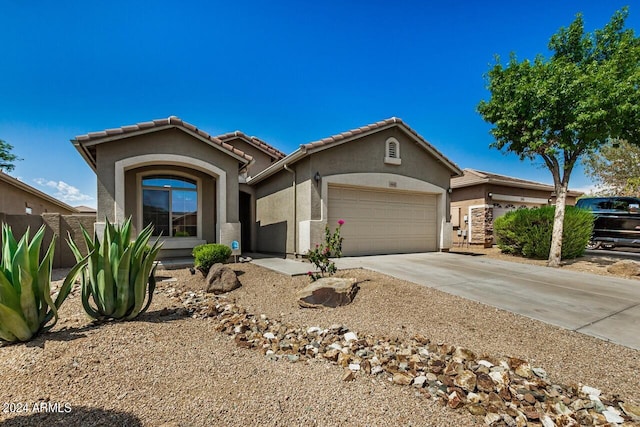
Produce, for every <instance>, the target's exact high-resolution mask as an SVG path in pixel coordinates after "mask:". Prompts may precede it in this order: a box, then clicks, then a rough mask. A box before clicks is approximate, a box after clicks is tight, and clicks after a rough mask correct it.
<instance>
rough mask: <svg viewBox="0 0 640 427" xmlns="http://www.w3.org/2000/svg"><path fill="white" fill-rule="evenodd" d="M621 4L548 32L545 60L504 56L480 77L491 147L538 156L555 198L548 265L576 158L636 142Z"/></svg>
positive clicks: (636, 89) (631, 37)
mask: <svg viewBox="0 0 640 427" xmlns="http://www.w3.org/2000/svg"><path fill="white" fill-rule="evenodd" d="M627 15H628V10H627V8H624V9H622V10H620V11H617V12H616V13H615V14H614V15H613V17H612V18H611V20H610V21H609V23H608V24H606V25H605V26H604V28H602V29H600V30H595V31H594V32H593V33H585V31H584V24H583V20H582V15H580V14H578V15H577V17H576V19H575V20H574V21H573V22H572V23H571V25H569V27H568V28H564V27H563V28H561V29H560V30H559V31H558V32H557V33H556V34H555V35H553V36H552V37H551V40H550V42H549V50H550V51H551V52H552V56H551V57H550V58H548V59H547V58H544V57H543V56H542V55H538V56H537V57H536V58H535V59H534V60H533V61H529V60H524V61H522V62H518V60H517V59H516V56H515V54H513V53H512V54H511V57H510V60H509V63H508V64H507V65H506V66H503V65H502V64H501V63H500V59H499V58H498V59H497V60H496V64H495V65H494V66H493V67H492V68H491V69H490V70H489V72H488V74H487V83H488V84H487V88H488V90H489V91H490V92H491V99H490V100H489V101H484V100H483V101H481V102H480V104H479V105H478V112H479V113H480V115H481V116H482V117H483V119H484V120H485V121H487V122H489V123H491V124H492V125H494V126H493V128H492V129H491V133H492V135H493V136H494V138H495V141H494V142H493V143H492V144H491V146H492V147H493V148H497V149H500V150H503V151H506V152H512V153H515V154H517V155H518V156H519V157H520V159H521V160H524V159H530V160H533V159H536V158H541V159H542V160H543V162H544V165H545V166H546V167H547V168H548V169H549V171H551V174H552V176H553V183H554V186H555V193H556V196H557V199H556V200H557V201H556V213H555V218H554V224H553V233H552V242H551V250H550V252H549V258H548V265H549V266H552V267H558V266H559V265H560V260H561V250H562V231H563V230H562V229H563V220H564V212H565V201H566V196H567V188H568V186H569V178H570V176H571V172H572V171H573V168H574V166H575V164H576V161H577V160H578V159H579V158H580V157H581V156H583V155H590V154H591V153H594V152H597V151H598V149H599V148H600V147H601V146H602V145H603V144H605V143H606V142H607V141H609V140H610V139H612V138H619V139H624V140H627V141H629V142H630V143H633V144H638V143H640V139H639V138H638V135H639V133H640V39H638V38H637V37H636V36H635V34H634V32H633V30H631V29H625V20H626V18H627Z"/></svg>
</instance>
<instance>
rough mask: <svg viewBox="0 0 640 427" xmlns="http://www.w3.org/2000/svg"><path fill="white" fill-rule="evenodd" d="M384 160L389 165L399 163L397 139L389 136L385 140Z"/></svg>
mask: <svg viewBox="0 0 640 427" xmlns="http://www.w3.org/2000/svg"><path fill="white" fill-rule="evenodd" d="M384 162H385V163H387V164H390V165H399V164H400V163H401V160H400V143H399V142H398V140H397V139H395V138H393V137H391V138H388V139H387V141H386V142H385V154H384Z"/></svg>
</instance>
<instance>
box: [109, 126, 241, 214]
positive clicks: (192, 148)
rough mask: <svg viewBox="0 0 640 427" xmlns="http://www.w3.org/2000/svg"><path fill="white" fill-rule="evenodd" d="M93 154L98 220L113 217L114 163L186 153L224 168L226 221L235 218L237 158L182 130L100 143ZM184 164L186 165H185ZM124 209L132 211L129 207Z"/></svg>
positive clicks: (236, 208) (171, 130) (152, 133)
mask: <svg viewBox="0 0 640 427" xmlns="http://www.w3.org/2000/svg"><path fill="white" fill-rule="evenodd" d="M96 153H97V154H96V157H97V167H96V169H97V182H98V185H97V193H98V212H97V218H99V220H102V219H103V218H104V217H105V216H106V217H108V218H109V219H110V220H111V221H113V220H114V218H115V208H114V204H115V197H116V195H115V163H116V162H117V161H120V160H124V159H128V158H131V157H136V156H142V155H147V154H156V155H162V154H168V155H178V156H189V157H192V158H194V159H198V160H199V161H203V162H206V163H209V164H211V165H213V166H215V167H217V168H220V169H222V170H223V171H225V172H226V175H227V177H226V178H227V179H226V188H225V189H222V191H225V194H226V216H227V218H226V221H227V222H228V223H235V222H237V221H238V160H236V159H234V158H233V157H231V156H229V155H228V154H227V153H225V152H223V151H220V150H218V149H216V148H214V147H212V146H210V145H208V144H206V143H205V142H203V141H201V140H199V139H197V138H195V137H193V136H191V135H188V134H186V133H185V132H183V131H181V130H178V129H175V128H172V129H167V130H163V131H157V132H151V133H148V134H143V135H139V136H135V137H131V138H126V139H124V140H117V141H111V142H107V143H103V144H100V145H98V146H97V147H96ZM184 166H187V167H188V165H184ZM207 197H209V195H207ZM130 201H131V200H129V202H130ZM125 210H126V211H129V212H131V209H130V208H129V207H128V206H126V207H125ZM203 226H204V224H203ZM212 227H213V225H212Z"/></svg>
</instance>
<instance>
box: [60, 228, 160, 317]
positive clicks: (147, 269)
mask: <svg viewBox="0 0 640 427" xmlns="http://www.w3.org/2000/svg"><path fill="white" fill-rule="evenodd" d="M131 232H132V230H131V218H129V219H127V220H126V221H125V222H124V224H122V226H118V225H113V224H111V223H110V222H109V220H106V222H105V229H104V235H103V237H102V242H100V240H99V239H98V236H97V235H94V236H93V238H91V236H90V235H89V233H87V231H86V230H85V229H84V228H83V229H82V234H83V236H84V240H85V243H86V244H87V249H88V251H89V252H90V254H91V255H90V257H89V260H88V262H87V266H86V267H85V268H84V269H83V270H82V276H81V282H82V305H83V307H84V310H85V311H86V313H87V314H88V315H89V317H91V318H93V319H127V320H130V319H133V318H135V317H136V316H138V315H139V314H141V313H144V312H145V311H146V310H147V309H148V308H149V305H150V304H151V300H152V299H153V291H154V289H155V286H156V282H155V277H154V272H155V266H154V261H155V258H156V256H157V255H158V252H159V251H160V248H161V246H162V244H161V243H160V242H159V241H158V240H156V241H155V243H154V244H153V245H152V246H148V245H147V243H148V242H149V238H150V237H151V234H152V233H153V226H152V225H149V226H147V227H145V228H144V229H143V230H142V231H141V232H140V233H139V234H138V236H137V238H136V239H135V240H133V241H132V240H131ZM70 246H71V249H72V251H73V253H74V255H75V257H76V259H80V258H81V257H82V255H81V253H80V250H79V249H78V247H77V246H76V244H75V243H74V242H71V243H70ZM145 298H146V304H145ZM90 300H91V301H92V302H93V305H92V304H91V301H90ZM143 305H144V306H143Z"/></svg>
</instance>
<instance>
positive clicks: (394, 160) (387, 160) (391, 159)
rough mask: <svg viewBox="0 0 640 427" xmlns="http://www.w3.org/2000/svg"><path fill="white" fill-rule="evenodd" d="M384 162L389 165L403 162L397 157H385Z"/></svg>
mask: <svg viewBox="0 0 640 427" xmlns="http://www.w3.org/2000/svg"><path fill="white" fill-rule="evenodd" d="M384 162H385V163H386V164H388V165H399V164H400V163H402V159H398V158H395V157H385V158H384Z"/></svg>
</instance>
